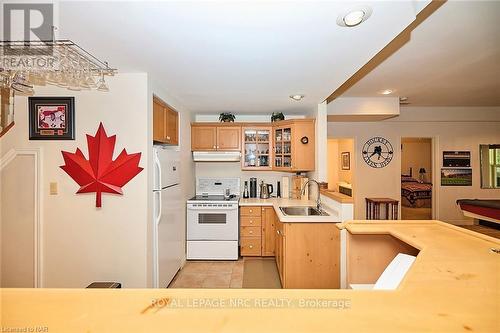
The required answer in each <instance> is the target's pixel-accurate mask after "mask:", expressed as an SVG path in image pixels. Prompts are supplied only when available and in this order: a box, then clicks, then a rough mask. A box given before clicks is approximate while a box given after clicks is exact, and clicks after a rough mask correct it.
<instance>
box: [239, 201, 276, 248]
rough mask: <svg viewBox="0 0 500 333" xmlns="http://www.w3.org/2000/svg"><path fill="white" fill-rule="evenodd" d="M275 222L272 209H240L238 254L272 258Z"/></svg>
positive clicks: (254, 207) (248, 207)
mask: <svg viewBox="0 0 500 333" xmlns="http://www.w3.org/2000/svg"><path fill="white" fill-rule="evenodd" d="M276 220H277V217H276V213H275V212H274V208H273V207H258V206H247V207H241V209H240V253H241V255H242V256H244V257H247V256H257V257H272V256H274V238H275V233H276V229H275V225H276Z"/></svg>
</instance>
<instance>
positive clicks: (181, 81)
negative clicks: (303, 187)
mask: <svg viewBox="0 0 500 333" xmlns="http://www.w3.org/2000/svg"><path fill="white" fill-rule="evenodd" d="M427 2H428V1H427ZM427 2H418V3H417V2H413V1H369V2H363V4H368V5H369V6H370V7H371V8H372V9H373V13H372V15H371V17H370V18H369V19H368V20H367V21H366V22H364V23H363V24H361V25H359V26H357V27H353V28H343V27H340V26H338V25H337V24H336V19H337V16H338V15H339V14H340V13H342V12H344V11H345V10H346V9H349V8H352V7H353V6H356V5H358V4H359V3H357V2H352V1H351V2H346V1H330V2H320V1H317V2H316V1H309V2H299V1H294V2H292V1H290V2H278V1H266V2H255V1H254V2H229V1H226V2H221V1H215V2H186V1H184V2H122V3H119V2H101V1H99V2H77V1H68V2H66V1H62V2H60V3H59V36H58V38H68V39H71V40H74V41H75V42H77V43H79V44H80V45H82V46H83V47H84V48H85V49H87V50H89V51H90V52H91V53H93V54H95V55H96V56H97V57H99V58H102V59H104V60H107V61H108V62H109V63H110V65H111V66H113V67H117V68H118V70H119V71H120V72H148V73H150V74H151V75H152V76H153V77H154V78H155V80H156V81H159V82H160V83H161V84H162V85H163V88H165V89H167V90H168V91H169V92H170V93H171V94H172V95H173V96H174V97H175V98H176V99H178V100H179V102H181V103H182V104H183V105H184V106H186V107H187V108H188V109H189V110H190V111H193V112H196V113H219V112H223V111H231V112H236V113H269V112H272V111H283V112H285V113H289V114H290V113H304V112H310V111H312V110H315V109H316V107H317V104H318V103H321V102H323V101H324V99H325V98H326V97H327V96H328V95H329V94H330V93H331V92H332V91H333V90H335V89H336V87H338V86H339V85H341V84H342V83H343V82H344V81H346V80H347V79H348V78H349V77H350V76H351V75H352V74H353V73H354V72H355V71H356V70H358V69H359V68H360V67H361V66H363V65H364V64H365V63H366V62H367V61H368V60H369V59H370V58H371V57H373V55H374V54H376V53H377V52H378V51H379V50H380V49H382V48H383V47H384V46H385V45H387V43H389V42H390V41H391V40H392V39H393V38H394V37H395V36H396V35H397V34H398V33H399V32H400V31H402V30H403V29H404V28H405V27H406V26H407V25H408V24H410V23H411V22H412V21H413V20H414V19H415V14H416V12H418V11H419V10H420V9H421V8H422V7H423V6H424V5H425V4H426V3H427ZM416 8H417V9H416ZM291 94H304V95H305V98H304V99H303V100H302V101H301V102H296V101H293V100H291V99H290V98H289V95H291Z"/></svg>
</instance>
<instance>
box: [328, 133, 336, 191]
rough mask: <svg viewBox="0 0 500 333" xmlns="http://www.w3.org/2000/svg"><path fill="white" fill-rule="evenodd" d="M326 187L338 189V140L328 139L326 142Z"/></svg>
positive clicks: (333, 189)
mask: <svg viewBox="0 0 500 333" xmlns="http://www.w3.org/2000/svg"><path fill="white" fill-rule="evenodd" d="M327 150H328V153H327V165H328V166H327V169H328V189H329V190H332V191H338V188H337V183H338V182H339V140H337V139H328V143H327Z"/></svg>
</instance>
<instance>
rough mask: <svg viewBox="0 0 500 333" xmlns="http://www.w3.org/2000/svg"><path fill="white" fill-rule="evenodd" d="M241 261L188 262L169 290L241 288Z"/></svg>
mask: <svg viewBox="0 0 500 333" xmlns="http://www.w3.org/2000/svg"><path fill="white" fill-rule="evenodd" d="M243 260H244V259H240V260H238V261H188V262H186V264H185V265H184V267H183V268H182V269H181V270H180V271H179V272H178V273H177V275H176V277H175V278H174V280H173V281H172V282H171V283H170V285H169V288H242V285H243V267H244V262H243Z"/></svg>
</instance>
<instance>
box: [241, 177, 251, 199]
mask: <svg viewBox="0 0 500 333" xmlns="http://www.w3.org/2000/svg"><path fill="white" fill-rule="evenodd" d="M249 196H250V195H249V193H248V181H246V180H245V186H244V187H243V198H245V199H247V198H248V197H249Z"/></svg>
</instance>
